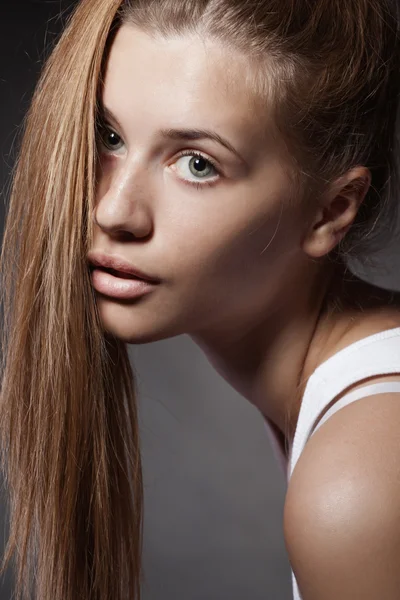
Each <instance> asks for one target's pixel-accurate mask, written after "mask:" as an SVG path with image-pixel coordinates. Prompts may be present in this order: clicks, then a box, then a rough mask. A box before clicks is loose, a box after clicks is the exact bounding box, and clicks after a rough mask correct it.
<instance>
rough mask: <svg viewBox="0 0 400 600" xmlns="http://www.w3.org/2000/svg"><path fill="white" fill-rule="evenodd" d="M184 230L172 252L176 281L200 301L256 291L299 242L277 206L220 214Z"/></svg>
mask: <svg viewBox="0 0 400 600" xmlns="http://www.w3.org/2000/svg"><path fill="white" fill-rule="evenodd" d="M228 216H229V215H228ZM243 223H246V224H245V225H243ZM186 233H187V235H185V236H181V239H180V242H179V244H178V247H177V251H176V253H174V259H173V260H174V267H175V268H174V272H175V274H176V277H177V279H176V280H177V283H178V284H179V285H182V286H183V287H184V288H185V290H186V291H187V292H188V293H195V294H196V295H197V296H198V297H201V298H202V300H203V302H204V301H205V298H206V297H208V298H210V299H212V300H213V301H215V300H216V298H217V297H219V298H222V297H225V298H227V297H228V298H229V297H232V294H235V296H236V297H237V298H239V297H240V296H244V295H248V294H249V293H256V292H257V291H261V290H262V288H263V287H265V285H266V281H267V279H266V276H268V280H269V285H271V283H272V281H271V279H272V278H273V277H275V278H276V276H277V274H278V273H280V272H282V270H283V269H284V268H285V266H286V265H287V264H288V263H289V262H290V259H291V257H292V256H293V254H294V252H295V251H296V249H297V248H298V244H297V243H296V228H295V223H294V222H293V217H292V215H291V214H290V213H287V214H285V212H284V211H283V210H282V208H280V207H279V208H277V209H274V210H271V211H270V212H269V214H267V215H266V214H265V212H264V214H260V213H258V214H253V215H250V216H249V215H248V214H247V215H243V217H242V219H241V220H238V219H237V218H232V216H231V218H229V219H228V218H227V216H226V215H225V218H224V220H223V221H220V222H218V220H216V219H214V220H210V221H209V224H208V227H206V226H205V225H204V224H203V227H202V228H198V229H193V228H191V229H190V231H188V232H186Z"/></svg>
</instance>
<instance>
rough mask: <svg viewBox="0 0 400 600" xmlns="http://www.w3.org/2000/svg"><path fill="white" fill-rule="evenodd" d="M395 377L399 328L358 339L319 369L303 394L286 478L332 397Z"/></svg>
mask: <svg viewBox="0 0 400 600" xmlns="http://www.w3.org/2000/svg"><path fill="white" fill-rule="evenodd" d="M396 373H399V375H400V327H395V328H393V329H387V330H384V331H380V332H379V333H375V334H373V335H370V336H368V337H365V338H362V339H360V340H358V341H356V342H354V343H352V344H350V345H349V346H346V348H343V349H342V350H340V351H339V352H337V353H336V354H334V355H333V356H331V357H330V358H328V359H327V360H326V361H324V362H323V363H322V364H321V365H319V366H318V367H317V369H316V370H315V371H314V372H313V373H312V375H311V376H310V377H309V379H308V382H307V385H306V389H305V391H304V395H303V399H302V403H301V406H300V412H299V416H298V420H297V425H296V430H295V434H294V438H293V443H292V446H291V448H290V455H289V461H288V472H287V478H288V479H290V477H291V475H292V473H293V470H294V468H295V466H296V463H297V461H298V459H299V457H300V455H301V453H302V451H303V449H304V446H305V444H306V443H307V440H308V439H309V437H310V435H311V433H312V432H313V429H314V426H315V424H316V421H317V420H318V419H319V417H320V415H321V413H322V412H323V411H324V410H325V409H326V407H327V406H328V405H329V404H330V403H331V402H332V400H334V399H335V398H336V396H338V395H339V394H341V393H342V392H344V391H345V390H346V389H347V388H348V387H350V386H352V385H355V384H356V383H359V382H361V381H363V380H364V379H367V378H369V377H373V376H378V375H389V374H396ZM364 395H365V394H364ZM334 406H335V405H334ZM324 416H325V415H324ZM321 424H322V421H321Z"/></svg>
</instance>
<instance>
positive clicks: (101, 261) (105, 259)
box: [88, 252, 160, 283]
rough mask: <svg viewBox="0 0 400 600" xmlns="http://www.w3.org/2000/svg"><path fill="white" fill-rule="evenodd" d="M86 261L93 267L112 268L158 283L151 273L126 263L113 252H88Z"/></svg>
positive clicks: (157, 279) (158, 280)
mask: <svg viewBox="0 0 400 600" xmlns="http://www.w3.org/2000/svg"><path fill="white" fill-rule="evenodd" d="M88 262H89V264H90V265H92V266H94V267H105V268H107V269H114V271H119V272H120V273H127V274H128V275H134V276H135V277H139V278H140V279H144V280H146V281H150V282H151V283H159V282H160V279H159V278H158V277H154V276H152V275H148V274H147V273H144V272H143V271H141V270H140V269H138V268H137V267H135V266H133V265H132V264H130V263H128V262H127V261H126V260H124V259H123V258H121V257H120V256H116V255H115V254H105V253H104V252H89V253H88Z"/></svg>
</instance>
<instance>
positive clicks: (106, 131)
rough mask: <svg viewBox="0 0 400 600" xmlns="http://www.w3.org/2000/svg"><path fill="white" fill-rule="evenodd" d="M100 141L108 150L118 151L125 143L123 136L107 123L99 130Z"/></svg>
mask: <svg viewBox="0 0 400 600" xmlns="http://www.w3.org/2000/svg"><path fill="white" fill-rule="evenodd" d="M98 136H99V141H100V143H101V144H102V146H104V148H105V149H106V150H107V151H108V152H117V151H118V150H121V148H122V147H123V145H124V142H123V140H122V138H121V137H120V136H119V135H118V133H117V132H116V131H114V130H113V129H111V128H110V127H108V126H107V125H101V126H100V127H99V130H98Z"/></svg>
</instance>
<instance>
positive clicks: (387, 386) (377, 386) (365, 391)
mask: <svg viewBox="0 0 400 600" xmlns="http://www.w3.org/2000/svg"><path fill="white" fill-rule="evenodd" d="M399 377H400V375H399ZM390 392H400V381H387V382H380V383H373V384H371V385H365V386H364V387H362V388H359V389H358V390H353V391H352V392H349V393H348V394H345V395H344V396H343V397H342V398H340V400H338V401H337V402H335V404H333V406H331V407H330V408H329V409H328V410H327V411H326V413H325V414H324V416H323V417H322V419H321V420H320V421H319V422H318V424H317V426H316V427H314V429H313V430H312V432H311V434H310V436H309V439H310V437H312V436H313V435H314V433H315V432H316V431H318V429H319V428H320V427H321V425H323V424H324V423H325V422H326V421H327V420H328V419H329V418H330V417H331V416H332V415H334V414H335V413H336V412H338V411H339V410H340V409H341V408H344V407H345V406H348V405H349V404H352V403H353V402H355V401H356V400H360V399H361V398H367V397H368V396H374V395H376V394H388V393H390Z"/></svg>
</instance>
